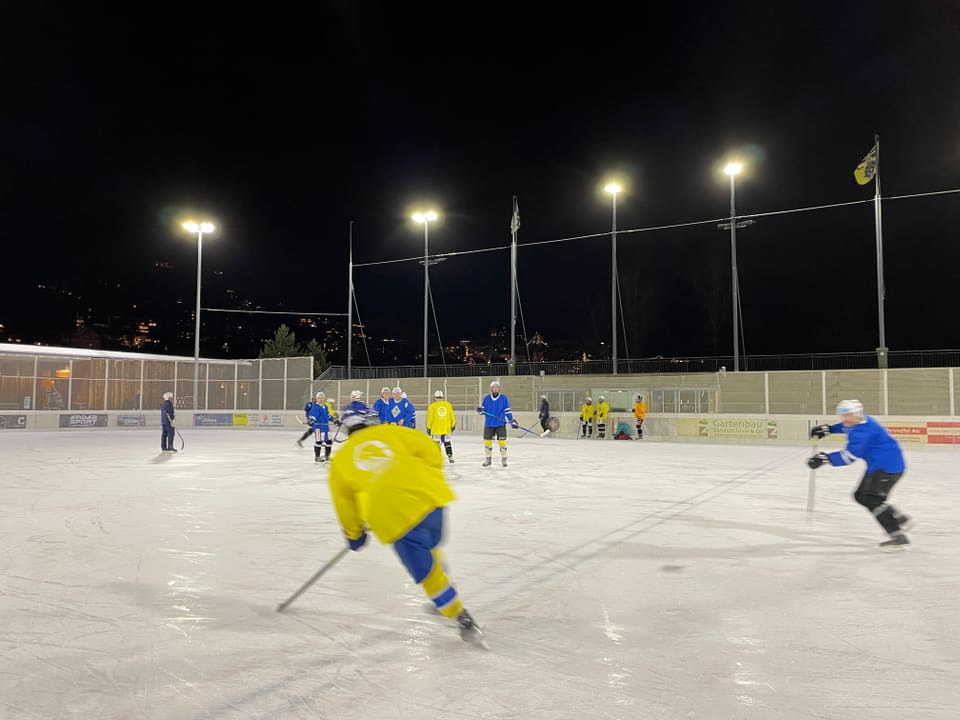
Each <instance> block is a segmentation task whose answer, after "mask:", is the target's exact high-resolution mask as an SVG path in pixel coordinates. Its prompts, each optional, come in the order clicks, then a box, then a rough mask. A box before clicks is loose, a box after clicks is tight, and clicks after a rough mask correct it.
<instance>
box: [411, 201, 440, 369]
mask: <svg viewBox="0 0 960 720" xmlns="http://www.w3.org/2000/svg"><path fill="white" fill-rule="evenodd" d="M437 217H438V215H437V214H436V213H435V212H434V211H433V210H428V211H427V212H425V213H420V212H418V213H414V214H413V219H414V221H415V222H418V223H421V224H422V225H423V376H424V377H427V336H428V334H429V329H430V325H429V315H428V313H427V304H428V302H429V298H430V271H429V267H430V223H432V222H433V221H434V220H436V219H437Z"/></svg>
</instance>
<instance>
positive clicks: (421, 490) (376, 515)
mask: <svg viewBox="0 0 960 720" xmlns="http://www.w3.org/2000/svg"><path fill="white" fill-rule="evenodd" d="M431 429H432V428H431ZM442 468H443V457H442V454H441V453H438V452H437V444H436V442H434V441H433V440H432V439H430V437H429V436H427V435H424V434H423V433H421V432H417V431H416V430H411V429H410V428H405V427H402V426H399V425H374V426H372V427H368V428H363V429H361V430H357V431H355V432H353V433H352V434H351V435H350V437H348V438H347V441H346V442H345V443H344V444H343V445H342V446H341V447H340V449H339V450H338V451H337V453H336V454H335V455H334V456H333V459H332V460H331V461H330V495H331V496H332V498H333V506H334V509H335V510H336V512H337V518H338V519H339V520H340V525H341V527H343V530H344V532H345V533H346V534H347V537H350V538H353V539H356V538H357V537H359V536H360V533H361V532H362V531H363V529H364V527H368V528H370V530H371V532H373V534H374V535H376V536H377V539H379V540H380V542H382V543H385V544H390V543H393V542H396V541H397V540H399V539H400V538H401V537H403V536H404V535H406V534H407V533H408V532H409V531H410V530H411V529H412V528H413V527H414V526H416V525H417V524H418V523H419V522H420V521H421V520H423V519H424V518H425V517H426V516H427V515H428V514H429V513H431V512H433V511H434V510H435V509H436V508H438V507H443V506H444V505H446V504H447V503H449V502H451V501H452V500H454V499H455V497H456V496H455V495H454V494H453V490H451V489H450V486H449V485H447V481H446V479H445V478H444V476H443V470H442Z"/></svg>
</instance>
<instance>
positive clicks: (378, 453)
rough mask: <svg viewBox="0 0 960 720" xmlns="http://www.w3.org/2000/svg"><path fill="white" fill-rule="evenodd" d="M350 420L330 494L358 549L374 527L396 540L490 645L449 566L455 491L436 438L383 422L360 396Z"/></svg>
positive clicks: (423, 577) (410, 567)
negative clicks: (445, 541)
mask: <svg viewBox="0 0 960 720" xmlns="http://www.w3.org/2000/svg"><path fill="white" fill-rule="evenodd" d="M342 423H343V428H344V429H345V430H346V431H347V433H348V435H349V437H348V438H347V440H346V442H345V443H344V444H343V446H342V447H341V448H340V450H339V451H338V452H337V454H336V455H334V456H333V460H332V461H331V463H330V494H331V496H332V497H333V506H334V509H335V510H336V512H337V518H338V519H339V521H340V525H341V527H343V532H344V534H345V535H346V537H347V544H348V545H349V546H350V549H351V550H359V549H360V548H362V547H363V545H364V544H365V543H366V541H367V529H368V528H369V529H370V530H371V531H372V532H373V534H374V535H376V536H377V539H378V540H380V542H382V543H384V544H386V545H393V549H394V550H395V551H396V553H397V555H398V556H399V557H400V560H401V561H402V562H403V565H404V567H406V568H407V571H408V572H409V573H410V576H411V577H412V578H413V579H414V582H416V583H417V584H418V585H420V586H421V587H423V590H424V592H425V593H426V594H427V597H429V598H430V599H431V600H432V601H433V604H434V605H435V606H436V608H437V611H438V612H440V613H441V614H442V615H444V616H445V617H448V618H451V619H456V621H457V623H458V624H459V626H460V634H461V637H463V639H464V640H467V641H469V642H477V643H480V644H482V643H483V633H482V631H481V630H480V628H479V627H478V626H477V624H476V622H474V620H473V617H471V615H470V613H469V612H467V610H466V609H465V608H464V607H463V602H462V601H461V600H460V596H459V594H458V593H457V590H456V588H455V587H454V586H453V585H452V584H451V583H450V580H449V579H448V578H447V574H446V572H445V571H444V569H443V563H442V556H441V553H440V550H439V547H438V546H439V545H440V541H441V539H442V536H443V508H444V506H445V505H447V503H449V502H451V501H452V500H453V499H454V494H453V491H452V490H451V489H450V486H449V485H447V482H446V480H445V479H444V477H443V461H442V459H441V457H440V454H439V453H438V452H437V446H436V444H435V443H434V442H433V440H431V439H430V438H429V437H427V436H426V435H424V434H422V433H418V432H411V431H410V430H409V429H408V428H404V427H402V426H398V425H379V424H378V422H377V413H375V412H372V411H370V410H368V409H367V408H366V406H365V405H363V403H360V402H356V403H351V406H350V408H348V409H347V410H345V411H344V413H343V417H342Z"/></svg>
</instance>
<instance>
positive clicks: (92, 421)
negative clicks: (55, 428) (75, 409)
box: [60, 413, 110, 428]
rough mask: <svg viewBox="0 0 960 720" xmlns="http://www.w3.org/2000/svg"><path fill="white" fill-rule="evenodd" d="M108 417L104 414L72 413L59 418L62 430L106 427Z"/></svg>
mask: <svg viewBox="0 0 960 720" xmlns="http://www.w3.org/2000/svg"><path fill="white" fill-rule="evenodd" d="M109 419H110V416H109V415H107V414H106V413H103V414H100V413H72V414H69V415H61V416H60V427H62V428H92V427H107V424H108V421H109Z"/></svg>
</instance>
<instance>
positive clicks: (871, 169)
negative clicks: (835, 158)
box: [853, 143, 880, 185]
mask: <svg viewBox="0 0 960 720" xmlns="http://www.w3.org/2000/svg"><path fill="white" fill-rule="evenodd" d="M879 154H880V148H879V146H878V144H877V143H874V145H873V147H872V148H870V152H868V153H867V156H866V157H865V158H864V159H863V160H861V161H860V164H859V165H857V169H856V170H854V171H853V177H854V178H856V180H857V184H858V185H866V184H867V183H868V182H870V181H871V180H873V178H874V176H875V175H876V174H877V158H878V156H879Z"/></svg>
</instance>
